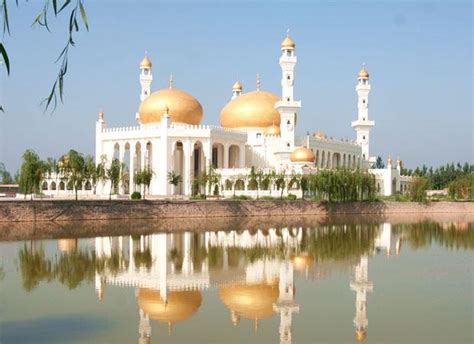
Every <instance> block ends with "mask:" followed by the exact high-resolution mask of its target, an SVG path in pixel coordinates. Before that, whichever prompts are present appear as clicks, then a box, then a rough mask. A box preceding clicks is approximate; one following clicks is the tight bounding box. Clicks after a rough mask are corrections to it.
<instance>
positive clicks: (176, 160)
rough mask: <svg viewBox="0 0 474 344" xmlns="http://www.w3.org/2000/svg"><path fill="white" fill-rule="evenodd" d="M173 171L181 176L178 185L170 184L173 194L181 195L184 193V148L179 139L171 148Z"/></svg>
mask: <svg viewBox="0 0 474 344" xmlns="http://www.w3.org/2000/svg"><path fill="white" fill-rule="evenodd" d="M173 172H174V173H176V174H177V175H179V176H181V181H180V182H179V183H178V185H176V186H174V185H172V188H174V192H173V193H174V194H175V195H182V194H183V193H184V188H183V179H184V150H183V143H182V142H181V141H178V142H176V144H175V145H174V148H173Z"/></svg>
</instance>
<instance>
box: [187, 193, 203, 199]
mask: <svg viewBox="0 0 474 344" xmlns="http://www.w3.org/2000/svg"><path fill="white" fill-rule="evenodd" d="M191 199H194V200H200V199H206V195H205V194H202V193H199V194H197V195H194V196H193V197H191Z"/></svg>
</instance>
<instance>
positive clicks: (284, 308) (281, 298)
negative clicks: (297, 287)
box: [273, 262, 300, 344]
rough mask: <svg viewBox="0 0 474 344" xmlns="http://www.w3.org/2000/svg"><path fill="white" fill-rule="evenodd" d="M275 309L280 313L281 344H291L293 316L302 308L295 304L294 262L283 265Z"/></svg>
mask: <svg viewBox="0 0 474 344" xmlns="http://www.w3.org/2000/svg"><path fill="white" fill-rule="evenodd" d="M273 309H274V311H275V312H279V313H280V328H279V332H280V344H290V343H291V320H292V315H293V312H296V313H298V312H299V310H300V306H299V305H297V304H296V303H295V295H294V286H293V263H292V262H285V263H282V264H281V267H280V280H279V295H278V301H277V302H276V304H274V305H273Z"/></svg>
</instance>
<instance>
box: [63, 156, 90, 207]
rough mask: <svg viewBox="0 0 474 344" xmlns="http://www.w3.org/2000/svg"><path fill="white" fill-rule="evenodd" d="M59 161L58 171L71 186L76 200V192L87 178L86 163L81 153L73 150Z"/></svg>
mask: <svg viewBox="0 0 474 344" xmlns="http://www.w3.org/2000/svg"><path fill="white" fill-rule="evenodd" d="M59 161H60V162H61V164H60V169H59V170H60V172H61V173H62V175H63V178H64V179H65V180H66V181H67V182H68V184H69V183H70V184H71V185H72V188H73V190H74V194H75V198H76V200H77V190H78V189H81V188H82V184H83V183H84V181H85V180H86V177H87V176H89V173H88V171H87V168H86V161H85V159H84V157H83V155H82V154H81V153H79V152H77V151H75V150H73V149H71V150H70V151H69V152H68V153H67V154H65V155H63V156H62V157H61V158H60V159H59Z"/></svg>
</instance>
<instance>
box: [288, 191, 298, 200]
mask: <svg viewBox="0 0 474 344" xmlns="http://www.w3.org/2000/svg"><path fill="white" fill-rule="evenodd" d="M286 198H287V199H288V200H290V201H294V200H296V199H297V198H298V197H296V195H293V194H292V193H289V194H288V196H286Z"/></svg>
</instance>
